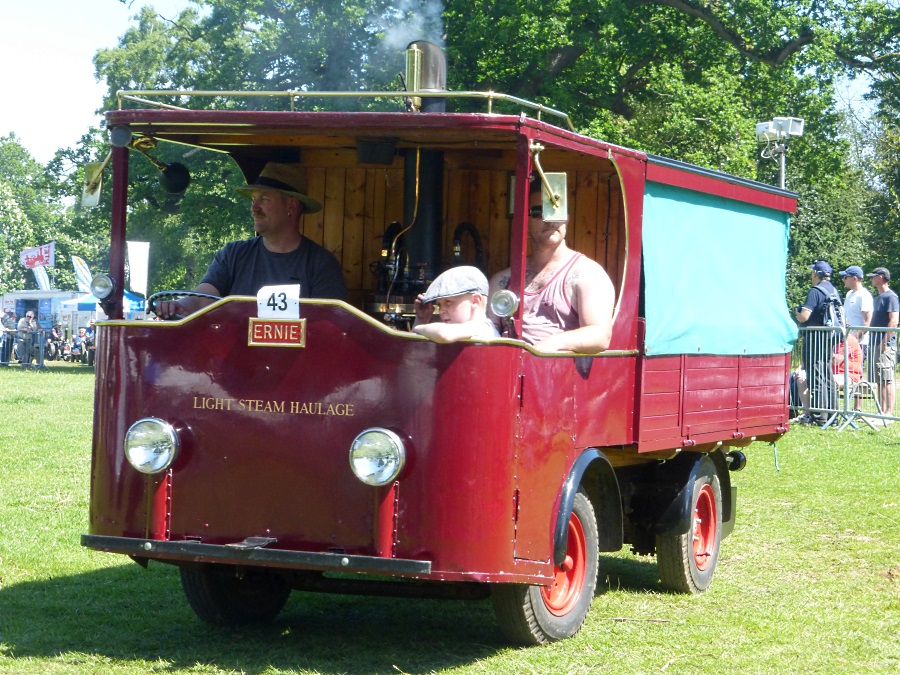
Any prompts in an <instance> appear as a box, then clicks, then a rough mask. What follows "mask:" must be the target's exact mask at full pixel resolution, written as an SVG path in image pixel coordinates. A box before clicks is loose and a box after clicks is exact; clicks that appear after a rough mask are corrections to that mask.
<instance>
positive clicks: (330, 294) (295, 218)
mask: <svg viewBox="0 0 900 675" xmlns="http://www.w3.org/2000/svg"><path fill="white" fill-rule="evenodd" d="M237 192H238V194H240V195H242V196H244V197H247V198H248V199H250V200H251V207H250V212H251V214H252V215H253V225H254V230H255V233H256V235H257V236H255V237H253V238H251V239H246V240H243V241H233V242H231V243H230V244H227V245H226V246H225V248H223V249H222V250H220V251H219V252H218V253H217V254H216V257H215V259H213V261H212V263H211V264H210V266H209V269H207V270H206V274H205V275H204V276H203V279H202V280H201V281H200V283H199V284H198V285H197V287H196V288H195V289H194V290H195V291H196V292H198V293H206V294H208V295H215V296H226V295H252V296H255V295H256V294H257V292H258V291H259V289H260V288H262V287H263V286H271V285H281V284H293V283H298V284H300V297H303V298H334V299H336V300H343V299H344V296H345V295H346V289H345V287H344V275H343V271H342V270H341V265H340V263H339V262H338V261H337V258H335V257H334V255H333V254H332V253H331V252H329V251H327V250H326V249H325V248H323V247H322V246H320V245H319V244H317V243H315V242H314V241H312V240H310V239H307V238H306V237H304V236H303V234H302V230H301V226H300V216H301V215H303V214H304V213H314V212H316V211H320V210H321V209H322V205H321V204H320V203H319V202H317V201H316V200H315V199H313V198H312V197H310V196H309V195H308V194H307V189H306V174H305V173H304V170H303V169H302V168H301V167H299V166H296V165H292V164H279V163H276V162H269V163H268V164H266V166H265V168H264V169H263V170H262V172H261V173H260V175H259V178H257V179H256V181H255V182H254V183H253V184H252V185H247V186H245V187H242V188H238V189H237ZM211 302H212V300H210V299H207V298H194V297H189V298H182V299H181V300H174V301H165V302H159V303H157V304H156V308H155V311H156V314H157V316H159V317H160V318H162V319H169V318H174V317H176V316H178V315H181V316H184V315H186V314H190V313H191V312H196V311H197V310H198V309H200V308H201V307H204V306H206V305H208V304H210V303H211Z"/></svg>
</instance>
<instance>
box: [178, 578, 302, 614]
mask: <svg viewBox="0 0 900 675" xmlns="http://www.w3.org/2000/svg"><path fill="white" fill-rule="evenodd" d="M180 573H181V587H182V589H184V595H185V597H186V598H187V601H188V604H189V605H190V606H191V609H193V610H194V613H195V614H196V615H197V616H198V617H199V618H200V619H201V620H202V621H205V622H206V623H210V624H213V625H214V626H241V625H244V624H248V623H268V622H270V621H272V620H273V619H274V618H275V617H276V616H278V613H279V612H280V611H281V610H282V609H283V608H284V604H285V603H286V602H287V599H288V596H289V595H290V593H291V588H290V586H288V585H287V584H286V583H285V582H284V580H283V579H282V578H281V577H280V576H278V575H277V574H275V573H273V572H269V571H267V570H258V569H242V568H237V567H232V566H230V565H196V566H195V565H185V566H183V567H181V568H180Z"/></svg>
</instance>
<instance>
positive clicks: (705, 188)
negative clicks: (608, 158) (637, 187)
mask: <svg viewBox="0 0 900 675" xmlns="http://www.w3.org/2000/svg"><path fill="white" fill-rule="evenodd" d="M647 180H648V181H654V182H656V183H665V184H666V185H674V186H676V187H683V188H687V189H689V190H695V191H697V192H703V193H706V194H711V195H717V196H719V197H727V198H729V199H735V200H737V201H741V202H747V203H749V204H759V205H760V206H767V207H769V208H771V209H777V210H779V211H787V212H788V213H793V212H794V211H796V210H797V199H796V198H795V197H790V196H787V195H784V194H780V193H776V192H774V191H772V192H766V191H763V190H760V189H755V188H752V187H750V186H747V185H741V184H739V183H733V182H728V181H727V180H722V179H718V178H713V177H711V176H707V175H702V174H699V173H693V172H689V171H679V170H678V169H676V168H673V167H671V166H662V165H659V164H653V163H648V164H647Z"/></svg>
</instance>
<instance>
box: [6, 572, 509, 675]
mask: <svg viewBox="0 0 900 675" xmlns="http://www.w3.org/2000/svg"><path fill="white" fill-rule="evenodd" d="M0 645H2V651H3V652H4V653H5V654H6V655H7V656H10V657H13V658H16V659H21V658H35V659H40V658H53V657H57V656H59V655H62V654H68V653H80V654H93V655H98V656H100V657H104V658H108V659H111V660H114V661H126V662H129V661H138V662H139V661H147V662H151V663H153V664H154V672H159V671H161V670H163V669H164V668H168V669H169V670H177V669H180V668H192V667H195V666H196V664H198V663H204V664H213V665H215V666H216V667H218V668H221V669H225V670H235V671H237V672H243V673H261V672H264V671H271V670H272V669H284V670H290V669H302V670H310V671H314V672H321V673H334V672H338V673H346V672H353V673H385V672H398V671H399V672H406V673H430V672H433V671H438V670H442V669H445V668H451V667H454V666H459V665H466V664H470V663H473V662H476V661H478V660H480V659H484V658H487V657H489V656H491V655H493V654H494V653H496V652H497V651H499V650H501V649H503V648H506V647H508V646H509V645H508V644H507V643H506V641H505V640H504V638H503V636H502V634H501V633H500V630H499V628H498V627H497V625H496V622H495V620H494V615H493V611H492V609H491V605H490V602H489V601H478V602H475V601H455V600H453V601H449V600H445V601H438V600H420V599H395V598H370V597H360V596H340V595H323V594H317V593H300V592H297V591H295V592H294V593H292V595H291V598H290V600H289V601H288V604H287V606H286V607H285V609H284V611H283V612H282V613H281V614H280V615H279V617H278V618H277V619H276V621H275V622H274V623H272V624H271V625H268V626H265V627H253V628H241V629H223V628H215V627H211V626H208V625H206V624H204V623H201V622H200V621H199V619H197V618H196V617H195V616H194V614H193V612H192V611H191V610H190V609H189V607H188V605H187V602H186V601H185V599H184V597H183V595H182V592H181V585H180V583H179V580H178V571H177V569H175V568H174V567H170V566H168V565H162V564H156V563H151V565H150V568H149V569H148V570H142V569H140V568H139V567H138V566H137V565H132V564H130V563H129V564H127V565H125V566H118V567H109V568H105V569H102V570H97V571H93V572H87V573H84V574H75V575H72V576H67V577H61V578H54V579H48V580H45V581H37V582H27V583H21V584H16V585H13V586H7V587H5V588H4V589H3V591H2V592H0ZM95 665H96V664H95ZM161 666H163V668H161ZM85 672H87V671H85Z"/></svg>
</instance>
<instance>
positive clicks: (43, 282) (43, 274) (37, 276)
mask: <svg viewBox="0 0 900 675" xmlns="http://www.w3.org/2000/svg"><path fill="white" fill-rule="evenodd" d="M31 271H32V272H34V280H35V281H37V285H38V288H40V289H41V290H42V291H49V290H50V277H48V276H47V270H45V269H44V266H43V265H35V266H34V267H32V268H31Z"/></svg>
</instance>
